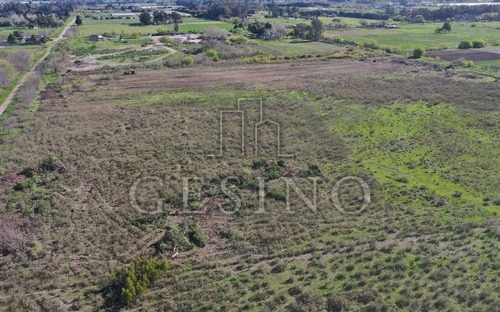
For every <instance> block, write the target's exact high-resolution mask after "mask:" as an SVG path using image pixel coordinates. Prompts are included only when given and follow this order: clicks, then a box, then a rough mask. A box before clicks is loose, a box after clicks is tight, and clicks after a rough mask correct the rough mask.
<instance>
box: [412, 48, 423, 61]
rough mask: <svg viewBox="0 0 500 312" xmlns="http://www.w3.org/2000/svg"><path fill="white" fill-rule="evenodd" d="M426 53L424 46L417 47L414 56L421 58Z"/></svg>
mask: <svg viewBox="0 0 500 312" xmlns="http://www.w3.org/2000/svg"><path fill="white" fill-rule="evenodd" d="M424 53H425V51H424V49H422V48H416V49H415V50H413V54H412V57H413V58H415V59H419V58H421V57H422V56H424Z"/></svg>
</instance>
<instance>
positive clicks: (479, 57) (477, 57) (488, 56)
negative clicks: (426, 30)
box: [426, 49, 500, 62]
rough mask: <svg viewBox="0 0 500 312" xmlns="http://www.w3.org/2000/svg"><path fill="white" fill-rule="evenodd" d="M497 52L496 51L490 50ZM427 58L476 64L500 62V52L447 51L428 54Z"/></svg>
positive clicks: (484, 50) (475, 50)
mask: <svg viewBox="0 0 500 312" xmlns="http://www.w3.org/2000/svg"><path fill="white" fill-rule="evenodd" d="M490 50H491V51H495V50H494V49H490ZM426 56H427V57H439V58H441V59H443V60H446V61H458V60H461V59H462V60H469V61H474V62H488V61H500V51H498V52H488V50H486V49H470V50H446V51H436V52H428V53H426Z"/></svg>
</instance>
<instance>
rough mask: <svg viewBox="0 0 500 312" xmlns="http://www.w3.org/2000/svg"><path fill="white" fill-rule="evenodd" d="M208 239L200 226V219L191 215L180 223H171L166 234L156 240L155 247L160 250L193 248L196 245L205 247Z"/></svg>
mask: <svg viewBox="0 0 500 312" xmlns="http://www.w3.org/2000/svg"><path fill="white" fill-rule="evenodd" d="M206 244H207V239H206V237H205V235H204V234H203V232H202V230H201V229H200V228H199V227H198V220H197V219H195V218H193V217H189V218H185V219H184V220H182V222H181V223H180V224H178V225H176V224H174V225H169V226H167V230H166V231H165V235H163V237H162V238H161V239H160V240H159V241H158V242H156V244H155V248H156V250H157V251H158V252H167V251H173V250H174V249H177V250H181V251H182V250H184V251H186V250H191V249H193V248H194V246H197V247H201V248H203V247H205V245H206Z"/></svg>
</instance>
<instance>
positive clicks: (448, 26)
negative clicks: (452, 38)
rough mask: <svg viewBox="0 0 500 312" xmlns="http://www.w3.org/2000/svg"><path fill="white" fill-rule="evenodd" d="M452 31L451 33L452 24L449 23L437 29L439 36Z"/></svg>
mask: <svg viewBox="0 0 500 312" xmlns="http://www.w3.org/2000/svg"><path fill="white" fill-rule="evenodd" d="M450 31H451V23H450V22H448V21H447V22H445V23H444V24H443V26H441V27H440V28H437V29H436V33H438V34H440V33H443V32H450Z"/></svg>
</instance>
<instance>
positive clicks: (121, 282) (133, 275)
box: [109, 258, 168, 305]
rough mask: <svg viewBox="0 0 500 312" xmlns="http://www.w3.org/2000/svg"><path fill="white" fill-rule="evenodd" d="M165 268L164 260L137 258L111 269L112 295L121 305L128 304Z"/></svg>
mask: <svg viewBox="0 0 500 312" xmlns="http://www.w3.org/2000/svg"><path fill="white" fill-rule="evenodd" d="M167 270H168V262H167V261H165V260H159V261H153V260H148V259H141V258H137V259H135V261H134V263H133V264H132V265H130V266H126V267H123V268H121V269H120V270H118V271H114V270H111V272H110V275H109V281H110V284H111V288H112V291H113V293H114V295H115V296H117V297H118V298H119V299H120V302H121V303H122V304H123V305H129V304H130V303H132V301H134V299H135V298H136V297H137V296H139V295H141V294H142V293H144V292H145V291H146V289H147V288H148V287H149V286H150V285H151V283H153V282H154V281H155V280H157V279H158V278H159V277H160V276H161V274H162V273H163V272H165V271H167Z"/></svg>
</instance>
